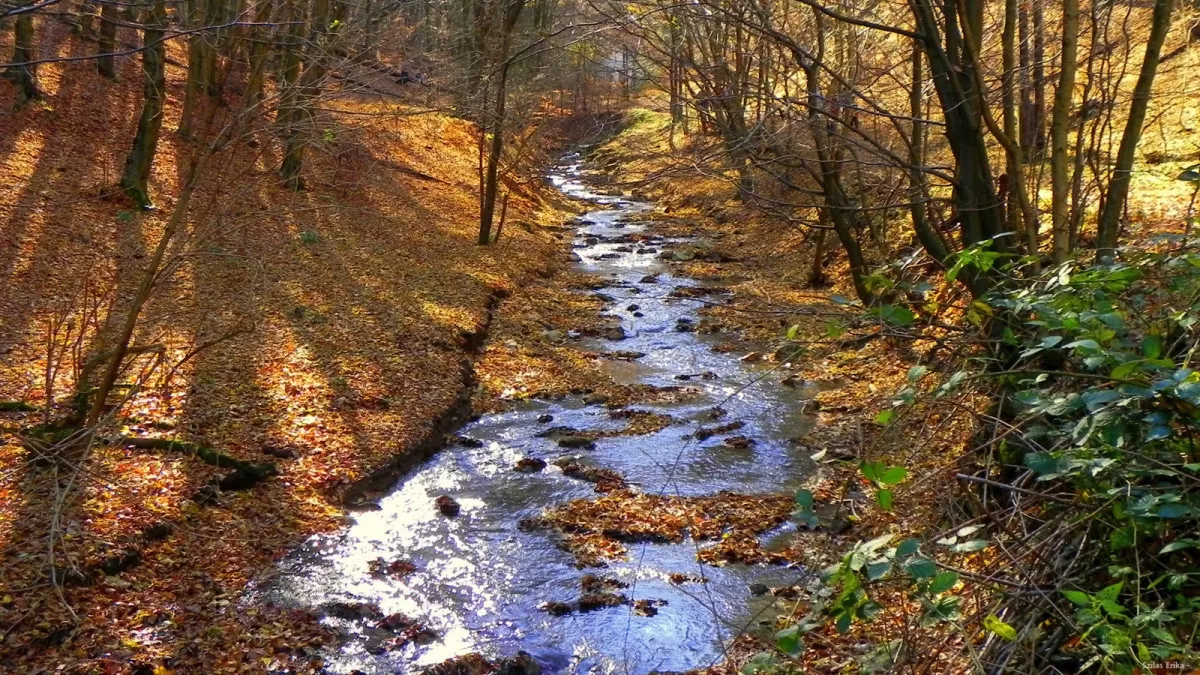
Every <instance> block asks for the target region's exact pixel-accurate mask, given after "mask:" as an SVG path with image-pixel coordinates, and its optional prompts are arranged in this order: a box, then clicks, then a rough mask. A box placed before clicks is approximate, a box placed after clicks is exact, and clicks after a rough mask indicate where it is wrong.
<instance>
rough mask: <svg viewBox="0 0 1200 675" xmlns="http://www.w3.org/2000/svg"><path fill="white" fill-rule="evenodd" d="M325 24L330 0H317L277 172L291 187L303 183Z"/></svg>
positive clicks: (322, 60) (322, 64)
mask: <svg viewBox="0 0 1200 675" xmlns="http://www.w3.org/2000/svg"><path fill="white" fill-rule="evenodd" d="M328 25H329V0H316V1H315V2H314V4H313V15H312V19H311V28H310V29H309V35H308V49H307V53H306V55H305V56H306V58H305V59H304V60H305V64H304V74H303V76H301V77H300V85H299V87H298V90H297V91H296V92H295V95H294V96H293V98H292V102H293V105H292V106H291V113H290V115H289V117H288V129H287V134H286V135H285V140H286V144H285V148H284V153H283V164H282V165H281V166H280V167H279V174H280V175H281V176H282V177H283V180H284V183H286V184H287V186H288V187H289V188H291V189H293V190H300V189H303V187H304V182H303V180H302V179H301V177H300V170H301V168H302V166H303V164H304V150H305V148H306V147H307V145H308V142H309V140H310V138H309V134H308V133H307V132H308V131H310V129H311V127H312V124H311V121H312V115H313V111H312V100H313V99H315V98H316V96H317V89H318V88H319V87H320V80H321V78H322V77H323V76H324V74H325V46H326V41H325V33H326V30H327V27H328Z"/></svg>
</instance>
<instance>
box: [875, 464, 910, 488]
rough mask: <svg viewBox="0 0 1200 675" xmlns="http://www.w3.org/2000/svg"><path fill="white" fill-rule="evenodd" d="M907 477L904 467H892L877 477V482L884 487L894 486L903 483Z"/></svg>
mask: <svg viewBox="0 0 1200 675" xmlns="http://www.w3.org/2000/svg"><path fill="white" fill-rule="evenodd" d="M907 477H908V471H907V470H906V469H905V468H904V467H902V466H893V467H892V468H890V469H888V470H887V471H884V472H883V475H882V476H880V477H879V482H880V483H883V484H884V485H896V484H897V483H902V482H904V479H905V478H907Z"/></svg>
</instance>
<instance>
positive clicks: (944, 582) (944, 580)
mask: <svg viewBox="0 0 1200 675" xmlns="http://www.w3.org/2000/svg"><path fill="white" fill-rule="evenodd" d="M956 583H958V573H957V572H940V573H938V575H937V576H935V577H934V578H933V581H930V582H929V593H930V595H937V594H938V593H945V592H946V591H948V590H950V589H951V588H954V584H956Z"/></svg>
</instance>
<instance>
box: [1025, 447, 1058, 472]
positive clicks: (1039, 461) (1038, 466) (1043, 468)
mask: <svg viewBox="0 0 1200 675" xmlns="http://www.w3.org/2000/svg"><path fill="white" fill-rule="evenodd" d="M1025 466H1027V467H1029V468H1030V469H1033V472H1034V473H1036V474H1038V475H1039V476H1048V475H1051V474H1056V473H1058V458H1056V457H1054V456H1053V455H1051V454H1050V453H1048V452H1032V453H1029V454H1027V455H1025Z"/></svg>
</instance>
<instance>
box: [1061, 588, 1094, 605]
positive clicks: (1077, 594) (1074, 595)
mask: <svg viewBox="0 0 1200 675" xmlns="http://www.w3.org/2000/svg"><path fill="white" fill-rule="evenodd" d="M1062 594H1063V595H1064V596H1065V597H1066V598H1067V599H1068V600H1070V601H1071V602H1072V603H1073V604H1075V605H1077V606H1079V607H1091V605H1092V596H1090V595H1088V594H1087V593H1084V592H1083V591H1067V590H1064V591H1063V592H1062Z"/></svg>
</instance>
